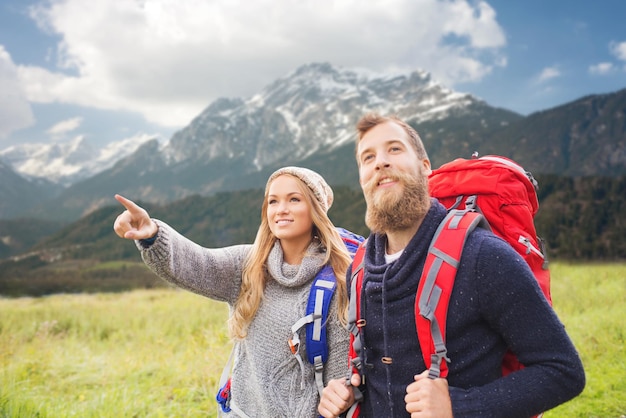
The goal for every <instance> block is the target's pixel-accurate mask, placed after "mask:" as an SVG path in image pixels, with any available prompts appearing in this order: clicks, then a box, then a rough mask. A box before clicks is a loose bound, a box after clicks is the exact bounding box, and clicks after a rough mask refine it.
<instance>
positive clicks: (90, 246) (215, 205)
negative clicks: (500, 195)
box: [0, 176, 626, 295]
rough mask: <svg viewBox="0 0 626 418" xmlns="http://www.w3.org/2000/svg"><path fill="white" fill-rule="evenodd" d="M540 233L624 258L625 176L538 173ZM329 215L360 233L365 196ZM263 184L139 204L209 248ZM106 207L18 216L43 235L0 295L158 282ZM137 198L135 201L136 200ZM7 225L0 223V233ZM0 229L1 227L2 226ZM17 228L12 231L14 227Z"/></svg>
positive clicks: (242, 220)
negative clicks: (56, 226)
mask: <svg viewBox="0 0 626 418" xmlns="http://www.w3.org/2000/svg"><path fill="white" fill-rule="evenodd" d="M537 180H538V181H539V184H540V189H539V201H540V208H539V212H538V214H537V218H536V226H537V231H538V234H539V235H540V236H541V237H542V238H544V240H545V241H546V243H547V250H548V255H549V258H550V259H558V260H563V261H590V260H597V261H600V260H603V261H606V260H621V261H623V260H626V240H624V236H626V221H625V220H624V217H623V214H624V209H626V177H617V178H608V177H590V178H585V177H580V178H563V177H557V176H542V177H538V178H537ZM334 189H335V203H334V204H333V206H332V208H331V210H330V212H329V215H330V217H331V219H332V220H333V221H334V222H335V224H336V225H338V226H342V227H345V228H347V229H350V230H353V231H355V232H357V233H360V234H362V235H367V233H368V231H367V228H366V227H365V224H364V220H363V219H364V213H365V202H364V199H363V195H362V193H361V191H360V190H357V189H353V188H349V187H335V188H334ZM261 200H262V190H248V191H240V192H232V193H226V192H225V193H218V194H217V195H214V196H211V197H201V196H192V197H189V198H186V199H183V200H180V201H177V202H174V203H172V204H169V205H165V206H154V205H145V208H146V209H147V210H148V211H149V213H150V215H151V216H153V217H156V218H159V219H162V220H164V221H166V222H167V223H169V224H170V225H172V226H173V227H174V228H176V229H177V230H178V231H179V232H180V233H182V234H183V235H185V236H187V237H189V238H190V239H192V240H194V241H196V242H197V243H199V244H201V245H204V246H207V247H216V246H226V245H232V244H238V243H250V242H252V241H253V240H254V237H255V234H256V230H257V228H258V225H259V221H260V207H261ZM111 203H112V205H111V206H107V207H105V208H102V209H100V210H97V211H95V212H93V213H92V214H90V215H88V216H86V217H84V218H82V219H80V220H79V221H77V222H75V223H72V224H70V225H67V226H65V227H63V228H62V229H60V230H57V232H55V233H53V234H51V235H49V236H47V237H46V236H45V229H40V230H39V231H36V230H33V229H32V228H29V227H28V225H29V224H28V222H26V221H21V225H22V227H23V229H22V233H20V234H18V236H22V238H23V239H24V240H25V242H27V241H28V240H31V241H35V240H36V238H41V237H43V239H42V240H41V241H40V242H39V243H38V244H36V245H34V246H33V247H32V248H31V249H30V250H29V251H28V252H25V253H24V252H22V253H21V254H19V255H16V256H13V257H11V258H4V259H3V260H0V294H2V295H19V294H34V295H41V294H48V293H56V292H80V291H118V290H127V289H131V288H135V287H153V286H164V283H163V282H162V281H161V280H160V279H158V278H156V277H155V276H154V275H153V274H152V273H151V272H149V271H148V270H147V268H145V267H144V266H143V264H142V262H141V259H140V256H139V252H138V251H137V249H136V248H135V245H134V243H133V242H131V241H127V240H122V239H120V238H118V237H117V236H116V235H115V233H114V232H113V221H114V220H115V217H116V216H117V215H118V214H119V213H120V212H121V211H122V209H123V208H122V207H121V206H120V205H118V204H116V203H117V202H115V201H114V199H113V198H111ZM138 203H139V204H141V202H138ZM8 225H11V224H10V223H3V224H0V235H5V234H6V233H7V228H8ZM2 229H4V230H2ZM13 232H14V233H15V232H16V231H15V229H14V230H13Z"/></svg>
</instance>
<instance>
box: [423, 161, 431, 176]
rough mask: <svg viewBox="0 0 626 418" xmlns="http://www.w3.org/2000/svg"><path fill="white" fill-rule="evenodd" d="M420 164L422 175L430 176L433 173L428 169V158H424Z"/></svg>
mask: <svg viewBox="0 0 626 418" xmlns="http://www.w3.org/2000/svg"><path fill="white" fill-rule="evenodd" d="M421 163H422V169H423V170H424V174H426V175H427V176H430V174H431V173H432V172H433V170H432V168H431V167H430V160H429V159H428V158H425V159H423V160H422V161H421Z"/></svg>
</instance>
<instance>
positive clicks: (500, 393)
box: [319, 114, 585, 418]
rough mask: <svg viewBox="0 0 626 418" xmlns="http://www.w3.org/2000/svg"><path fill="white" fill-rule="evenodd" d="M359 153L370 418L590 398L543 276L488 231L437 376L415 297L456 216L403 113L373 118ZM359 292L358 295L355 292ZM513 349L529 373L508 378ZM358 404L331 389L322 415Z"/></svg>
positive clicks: (496, 411) (357, 381)
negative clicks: (443, 373)
mask: <svg viewBox="0 0 626 418" xmlns="http://www.w3.org/2000/svg"><path fill="white" fill-rule="evenodd" d="M357 131H358V139H357V149H356V158H357V163H358V167H359V179H360V183H361V187H362V189H363V194H364V196H365V200H366V203H367V213H366V223H367V225H368V227H369V228H370V229H371V231H372V235H371V236H370V237H369V239H368V242H367V249H366V252H365V265H364V269H365V270H364V271H365V273H364V278H363V285H362V286H363V287H362V290H361V295H362V302H361V318H363V319H365V321H366V322H365V323H366V325H365V326H363V327H362V328H361V338H362V342H363V349H362V351H361V358H362V360H363V363H364V366H363V375H364V384H363V385H361V377H360V376H359V375H358V374H355V375H353V376H352V377H351V382H350V383H351V384H352V385H353V386H355V387H356V386H361V390H362V391H363V394H364V397H363V401H362V404H361V416H362V417H375V418H380V417H403V416H411V417H453V416H454V417H455V418H458V417H507V418H511V417H530V416H533V415H535V414H538V413H541V412H542V411H546V410H548V409H551V408H553V407H555V406H557V405H559V404H561V403H563V402H565V401H567V400H569V399H571V398H573V397H574V396H576V395H578V394H579V393H580V392H581V391H582V389H583V387H584V385H585V374H584V370H583V366H582V363H581V361H580V358H579V356H578V354H577V352H576V349H575V347H574V346H573V344H572V342H571V340H570V338H569V337H568V335H567V334H566V332H565V330H564V328H563V325H562V324H561V322H560V321H559V319H558V317H557V316H556V314H555V312H554V311H553V310H552V308H551V307H550V305H549V304H548V303H547V301H546V299H545V297H544V296H543V294H542V293H541V290H540V289H539V286H538V284H537V282H536V280H535V279H534V277H533V274H532V272H531V270H530V269H529V267H528V265H527V264H526V263H525V262H524V261H523V259H522V258H521V257H520V256H519V255H518V254H517V253H516V252H515V250H513V249H512V248H511V247H510V245H509V244H508V243H506V242H505V241H504V240H502V239H500V238H498V237H496V236H495V235H493V234H492V233H491V232H488V231H487V230H485V229H483V228H476V230H475V231H474V232H472V234H471V235H470V236H469V237H468V239H467V242H466V243H465V246H464V250H463V256H462V258H461V262H460V266H459V269H458V272H457V276H456V280H455V285H454V288H453V291H452V295H451V299H450V305H449V309H448V318H447V332H446V334H447V335H446V345H447V349H448V357H449V359H450V360H451V362H450V363H449V364H448V369H449V374H448V377H447V379H442V378H437V379H429V378H428V370H426V366H425V364H424V360H423V359H422V354H421V351H420V348H419V344H418V339H417V331H416V328H415V316H414V315H415V313H414V312H415V311H414V305H415V295H416V291H417V286H418V281H419V277H420V272H421V271H422V269H423V266H424V261H425V258H426V254H427V251H428V246H429V243H430V241H431V239H432V237H433V235H434V233H435V231H436V229H437V226H438V225H439V223H440V222H441V221H442V220H443V218H444V217H445V215H446V209H445V208H444V207H443V205H441V204H440V203H439V202H438V201H437V200H436V199H431V198H430V196H429V192H428V176H429V174H430V173H431V166H430V161H429V159H428V155H427V154H426V151H425V149H424V146H423V144H422V141H421V140H420V138H419V136H418V134H417V133H416V132H415V130H413V129H412V128H411V127H410V126H409V125H408V124H406V123H404V122H403V121H401V120H399V119H397V118H394V117H382V116H380V115H376V114H368V115H366V116H364V117H363V118H362V119H361V120H360V121H359V122H358V124H357ZM351 296H352V295H351ZM507 349H511V350H512V351H513V352H514V353H515V354H516V355H517V357H518V359H519V360H520V361H521V362H522V363H523V364H524V365H525V368H524V369H522V370H520V371H517V372H514V373H512V374H510V375H508V376H506V377H503V376H502V357H503V356H504V353H505V352H506V351H507ZM353 403H354V392H353V390H352V388H351V387H350V386H349V385H347V383H346V381H345V380H333V381H331V382H330V383H329V385H328V386H327V387H326V388H325V389H324V393H323V396H322V399H321V401H320V406H319V412H320V414H321V415H322V416H324V417H336V416H339V415H340V414H341V413H343V412H345V411H346V410H347V409H348V408H349V407H350V406H351V405H352V404H353Z"/></svg>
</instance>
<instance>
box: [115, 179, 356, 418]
mask: <svg viewBox="0 0 626 418" xmlns="http://www.w3.org/2000/svg"><path fill="white" fill-rule="evenodd" d="M115 198H116V199H117V200H118V201H119V202H120V203H121V204H122V205H123V206H124V207H125V208H126V210H125V211H124V212H123V213H122V214H121V215H119V216H118V218H117V219H116V221H115V225H114V229H115V232H116V233H117V235H118V236H120V237H122V238H126V239H133V240H137V246H138V247H139V249H140V250H141V255H142V258H143V260H144V261H145V263H146V264H147V265H148V266H149V267H150V268H151V269H152V270H153V271H154V272H155V273H156V274H158V275H159V276H160V277H162V278H163V279H165V280H166V281H168V282H170V283H172V284H174V285H176V286H178V287H181V288H183V289H187V290H189V291H192V292H194V293H198V294H200V295H203V296H206V297H209V298H211V299H216V300H220V301H225V302H227V303H228V304H229V305H230V307H231V316H230V318H229V328H230V332H231V336H232V337H233V339H234V340H235V342H236V344H235V351H234V356H235V357H234V361H233V364H234V367H233V370H232V380H231V389H230V390H231V400H230V407H231V409H232V411H231V412H230V414H229V416H240V417H245V416H249V417H283V416H284V417H317V416H318V415H317V412H316V411H317V404H318V402H319V394H318V390H317V386H316V383H315V376H314V367H313V366H312V365H311V364H309V363H308V362H304V365H302V364H301V363H302V362H299V361H298V359H297V358H296V357H295V356H294V355H293V354H292V352H291V350H290V347H289V344H288V341H289V339H290V338H291V336H292V331H291V327H292V325H294V323H295V322H296V321H298V320H299V319H300V318H302V317H303V316H304V314H305V309H306V304H307V299H308V296H309V290H310V287H311V283H312V281H313V279H314V278H315V276H316V274H317V273H318V272H319V271H320V270H321V269H322V267H324V266H325V265H330V266H331V267H332V269H333V271H334V274H335V277H336V280H337V290H336V292H335V295H334V297H333V299H332V303H331V306H330V312H329V316H328V318H329V320H328V324H327V332H326V334H327V343H328V360H327V362H326V364H325V367H324V384H325V383H326V382H328V381H329V380H331V379H337V378H339V377H341V376H344V375H345V371H346V358H347V355H348V341H349V334H348V331H347V330H346V329H345V327H344V325H345V323H346V316H347V304H348V302H347V300H348V298H347V287H346V284H345V273H346V270H347V268H348V266H349V265H350V263H351V257H350V254H349V253H348V251H347V250H346V247H345V245H344V243H343V241H342V239H341V237H340V235H339V233H338V231H337V230H336V229H335V227H334V226H333V224H332V222H331V221H330V219H329V218H328V216H327V211H328V209H329V208H330V206H331V204H332V202H333V192H332V189H331V188H330V187H329V186H328V184H326V182H325V181H324V179H323V178H322V177H321V176H320V175H319V174H317V173H315V172H313V171H311V170H308V169H305V168H300V167H284V168H281V169H279V170H277V171H276V172H274V173H273V174H272V175H271V176H270V178H269V179H268V181H267V185H266V187H265V197H264V200H263V206H262V210H261V214H262V216H261V225H260V226H259V230H258V232H257V236H256V239H255V241H254V244H252V245H236V246H231V247H225V248H217V249H209V248H203V247H201V246H199V245H197V244H195V243H193V242H191V241H190V240H188V239H186V238H184V237H183V236H181V235H180V234H178V233H177V232H176V231H174V230H173V229H172V228H171V227H170V226H168V225H167V224H166V223H164V222H162V221H159V220H156V219H151V218H150V217H149V215H148V213H147V212H146V211H145V210H144V209H142V208H140V207H139V206H137V205H136V204H134V203H133V202H132V201H130V200H128V199H125V198H124V197H122V196H119V195H116V196H115ZM304 340H305V339H304V338H301V341H302V343H301V345H303V344H305V343H304ZM304 350H306V347H304ZM304 350H303V348H302V346H301V347H300V352H303V351H304Z"/></svg>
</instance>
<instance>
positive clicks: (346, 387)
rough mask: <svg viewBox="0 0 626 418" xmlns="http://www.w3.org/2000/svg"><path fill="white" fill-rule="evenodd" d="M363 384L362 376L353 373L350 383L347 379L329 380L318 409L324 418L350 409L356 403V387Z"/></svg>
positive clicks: (330, 417)
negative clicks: (354, 389)
mask: <svg viewBox="0 0 626 418" xmlns="http://www.w3.org/2000/svg"><path fill="white" fill-rule="evenodd" d="M360 384H361V376H359V375H358V374H353V375H352V377H351V378H350V384H347V381H346V379H334V380H331V381H330V382H328V385H327V386H326V387H325V388H324V390H323V391H322V399H320V404H319V407H318V408H317V411H318V412H319V413H320V415H321V416H323V417H324V418H335V417H338V416H339V415H341V414H342V413H344V412H345V411H347V410H348V408H350V407H351V406H352V404H353V403H354V391H353V390H352V389H353V386H354V387H359V385H360Z"/></svg>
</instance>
